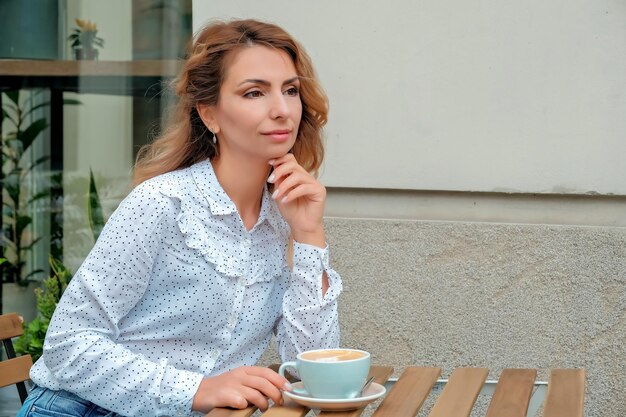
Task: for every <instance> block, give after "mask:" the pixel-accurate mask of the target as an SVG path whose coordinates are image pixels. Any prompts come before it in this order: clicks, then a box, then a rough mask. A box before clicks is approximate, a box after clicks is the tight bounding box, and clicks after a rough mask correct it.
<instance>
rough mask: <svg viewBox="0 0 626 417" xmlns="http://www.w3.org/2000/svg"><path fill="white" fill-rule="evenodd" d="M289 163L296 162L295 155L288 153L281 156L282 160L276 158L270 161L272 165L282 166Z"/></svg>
mask: <svg viewBox="0 0 626 417" xmlns="http://www.w3.org/2000/svg"><path fill="white" fill-rule="evenodd" d="M287 161H296V157H295V156H294V154H292V153H286V154H285V155H283V156H281V157H280V158H274V159H272V160H270V161H269V162H270V165H274V164H276V165H280V164H283V163H285V162H287ZM296 162H297V161H296Z"/></svg>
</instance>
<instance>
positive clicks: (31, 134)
mask: <svg viewBox="0 0 626 417" xmlns="http://www.w3.org/2000/svg"><path fill="white" fill-rule="evenodd" d="M47 128H48V121H47V120H46V119H45V118H43V117H42V118H41V119H38V120H36V121H34V122H32V123H31V124H30V125H29V126H28V127H27V128H26V130H24V131H22V132H20V133H19V134H18V139H19V140H20V141H21V142H22V152H26V150H27V149H28V148H29V147H30V145H31V144H32V143H33V141H34V140H35V139H36V138H37V136H39V134H40V133H41V132H43V131H44V130H46V129H47Z"/></svg>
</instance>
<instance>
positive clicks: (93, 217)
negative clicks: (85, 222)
mask: <svg viewBox="0 0 626 417" xmlns="http://www.w3.org/2000/svg"><path fill="white" fill-rule="evenodd" d="M87 215H88V217H89V227H90V228H91V233H93V238H94V240H98V236H100V232H102V228H103V227H104V217H103V216H102V205H101V204H100V197H98V190H97V189H96V181H95V180H94V178H93V171H92V170H91V168H90V169H89V201H88V204H87Z"/></svg>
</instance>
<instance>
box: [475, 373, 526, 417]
mask: <svg viewBox="0 0 626 417" xmlns="http://www.w3.org/2000/svg"><path fill="white" fill-rule="evenodd" d="M536 378H537V370H536V369H505V370H503V371H502V374H501V375H500V380H499V381H498V385H497V386H496V391H495V392H494V394H493V397H492V399H491V403H490V404H489V408H488V409H487V415H486V416H485V417H526V413H528V403H529V402H530V397H531V395H532V393H533V388H534V386H535V379H536Z"/></svg>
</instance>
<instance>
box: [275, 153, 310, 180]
mask: <svg viewBox="0 0 626 417" xmlns="http://www.w3.org/2000/svg"><path fill="white" fill-rule="evenodd" d="M270 162H271V165H272V167H273V168H274V169H273V171H272V175H270V178H269V179H268V181H269V182H272V181H271V179H276V180H277V179H279V178H281V177H284V176H286V175H289V173H291V172H295V171H300V172H302V173H306V174H309V173H308V172H307V171H306V170H305V169H304V168H303V167H302V166H301V165H300V164H299V163H298V161H296V159H295V158H293V157H291V158H289V159H285V160H282V159H276V160H272V161H270ZM309 175H310V174H309Z"/></svg>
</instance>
